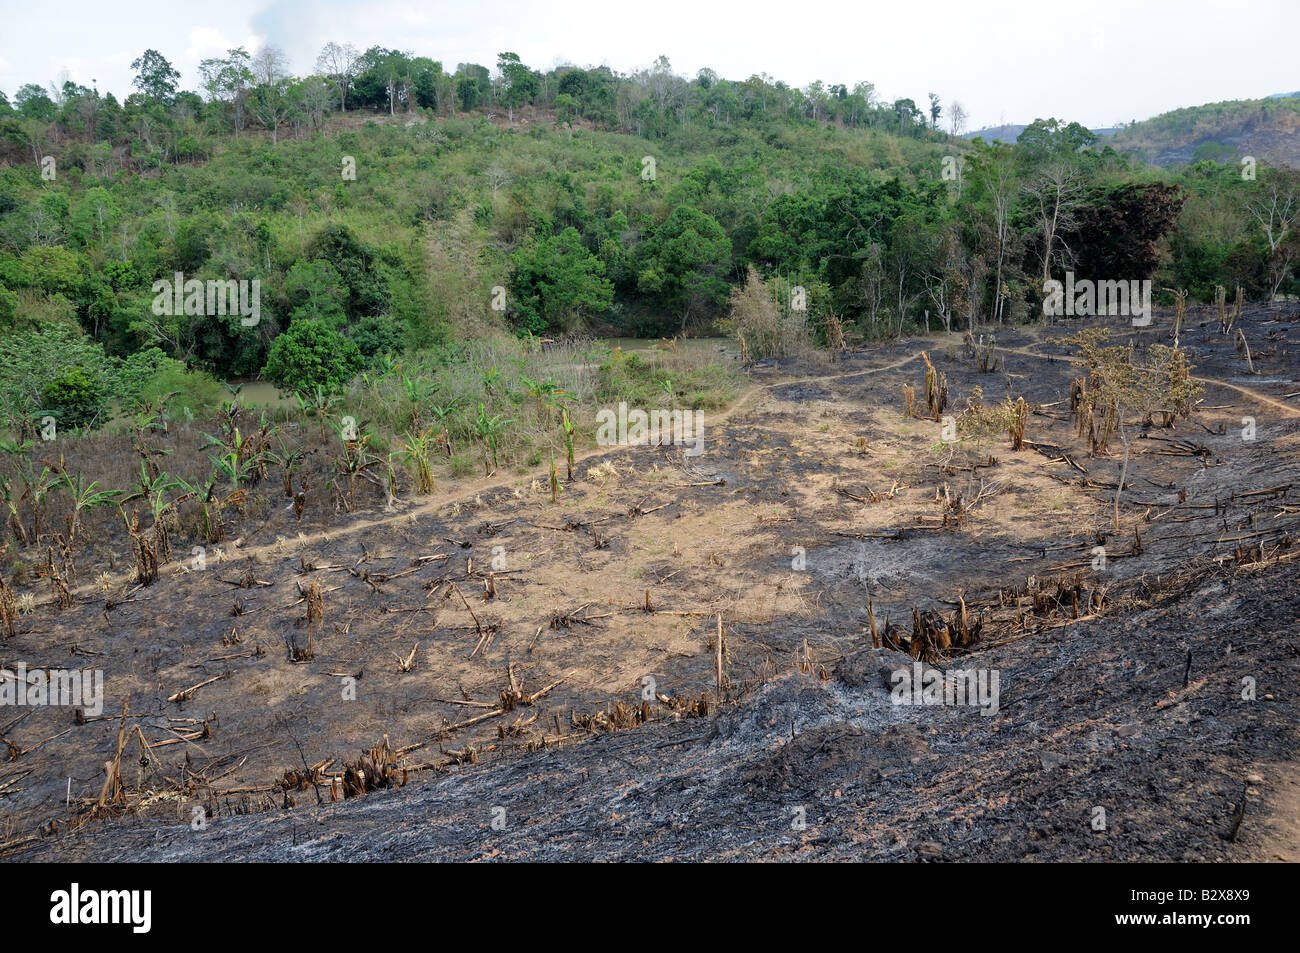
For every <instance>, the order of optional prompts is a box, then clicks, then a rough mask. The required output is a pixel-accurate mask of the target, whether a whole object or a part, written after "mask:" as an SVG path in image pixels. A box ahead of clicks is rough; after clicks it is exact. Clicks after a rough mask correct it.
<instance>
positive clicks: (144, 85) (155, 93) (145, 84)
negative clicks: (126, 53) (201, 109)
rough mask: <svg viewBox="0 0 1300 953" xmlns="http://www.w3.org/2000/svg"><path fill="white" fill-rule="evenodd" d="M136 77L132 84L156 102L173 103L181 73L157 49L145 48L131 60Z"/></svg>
mask: <svg viewBox="0 0 1300 953" xmlns="http://www.w3.org/2000/svg"><path fill="white" fill-rule="evenodd" d="M131 69H133V70H135V79H134V80H132V81H131V85H132V86H134V87H135V88H136V89H138V90H139V91H140V92H141V93H143V94H144V95H145V96H146V97H147V98H149V99H151V100H153V101H154V102H158V103H162V104H163V105H164V106H169V105H171V102H172V100H173V99H175V98H176V81H177V80H178V79H180V78H181V74H180V73H178V72H176V70H175V69H173V68H172V64H171V63H169V62H167V59H166V58H165V57H164V56H163V55H162V54H161V53H159V52H158V51H157V50H145V51H144V52H143V53H142V54H140V55H139V56H137V57H136V58H135V59H134V60H132V61H131Z"/></svg>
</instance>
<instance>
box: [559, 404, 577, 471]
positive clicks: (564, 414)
mask: <svg viewBox="0 0 1300 953" xmlns="http://www.w3.org/2000/svg"><path fill="white" fill-rule="evenodd" d="M560 428H561V429H562V430H563V431H564V448H565V450H567V451H568V454H569V482H570V483H572V482H573V431H574V427H573V421H572V420H570V419H569V411H568V410H567V409H561V410H560Z"/></svg>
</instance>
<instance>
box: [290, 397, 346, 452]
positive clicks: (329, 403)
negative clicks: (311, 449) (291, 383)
mask: <svg viewBox="0 0 1300 953" xmlns="http://www.w3.org/2000/svg"><path fill="white" fill-rule="evenodd" d="M293 396H294V399H295V400H296V401H297V402H298V410H300V411H301V412H302V413H303V415H304V416H306V415H307V414H309V413H310V414H315V415H316V418H317V420H319V421H320V436H321V439H322V440H324V439H325V424H326V423H327V422H328V421H330V420H331V419H332V418H333V417H334V408H335V407H337V406H338V404H339V402H340V401H341V399H342V398H339V397H333V396H331V395H329V394H327V393H325V391H324V390H323V389H322V388H321V387H319V386H318V387H317V388H316V390H315V392H314V393H312V394H309V395H304V394H302V393H299V392H297V391H295V392H294V395H293Z"/></svg>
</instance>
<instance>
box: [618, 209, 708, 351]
mask: <svg viewBox="0 0 1300 953" xmlns="http://www.w3.org/2000/svg"><path fill="white" fill-rule="evenodd" d="M730 267H731V243H730V242H729V241H728V240H727V235H726V233H725V232H724V231H723V230H722V226H721V225H719V224H718V222H717V220H716V219H715V218H713V217H712V216H711V215H708V214H706V213H704V212H701V211H699V210H698V209H694V208H691V207H689V206H685V205H679V206H677V208H675V209H673V211H672V214H670V215H669V216H668V218H667V219H666V220H665V221H664V223H663V224H662V225H660V226H659V227H658V228H657V229H655V231H654V233H653V234H652V235H651V236H650V238H649V240H648V241H647V242H646V243H645V253H644V255H643V257H642V265H641V271H640V274H639V275H638V277H637V287H638V288H639V289H640V290H641V291H643V292H645V293H648V294H653V295H656V296H658V297H659V298H660V300H661V301H663V303H664V304H665V305H666V306H667V307H669V308H672V309H673V310H674V311H677V312H678V313H679V314H680V315H681V318H682V329H683V330H685V329H686V324H687V322H688V321H689V320H690V319H691V318H692V317H694V316H695V315H697V314H700V313H702V312H705V311H709V310H712V309H714V308H717V307H718V306H720V305H721V304H723V303H724V302H725V301H726V300H727V292H728V290H729V285H728V284H727V281H726V278H725V275H726V274H727V272H728V270H729V269H730Z"/></svg>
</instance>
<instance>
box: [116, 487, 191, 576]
mask: <svg viewBox="0 0 1300 953" xmlns="http://www.w3.org/2000/svg"><path fill="white" fill-rule="evenodd" d="M177 487H182V488H185V486H184V483H183V482H182V481H181V480H178V479H176V478H175V477H173V476H169V475H168V474H167V473H165V472H164V473H159V474H158V475H157V476H155V477H153V478H152V479H150V477H149V471H148V470H147V469H146V467H145V466H144V464H141V465H140V482H139V485H138V487H137V489H136V491H135V492H134V493H131V494H128V495H127V496H125V497H123V499H122V500H121V503H119V504H118V505H119V507H120V506H121V505H122V504H125V503H130V502H133V501H134V500H144V501H145V502H146V503H148V504H149V512H150V513H151V514H152V515H153V532H154V536H155V538H156V539H157V541H158V545H157V548H156V550H155V552H156V553H157V556H158V559H159V561H160V562H161V563H166V562H170V561H171V558H172V547H171V541H170V539H169V538H168V536H167V521H168V517H169V516H170V515H171V513H172V511H173V510H174V509H175V508H176V507H178V506H180V504H181V503H182V502H183V501H184V500H186V499H187V498H188V497H189V495H190V494H189V493H188V492H186V493H184V494H182V495H181V496H178V497H176V498H175V499H173V500H168V499H167V493H168V492H170V491H171V490H174V489H176V488H177ZM186 489H188V488H186Z"/></svg>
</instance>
